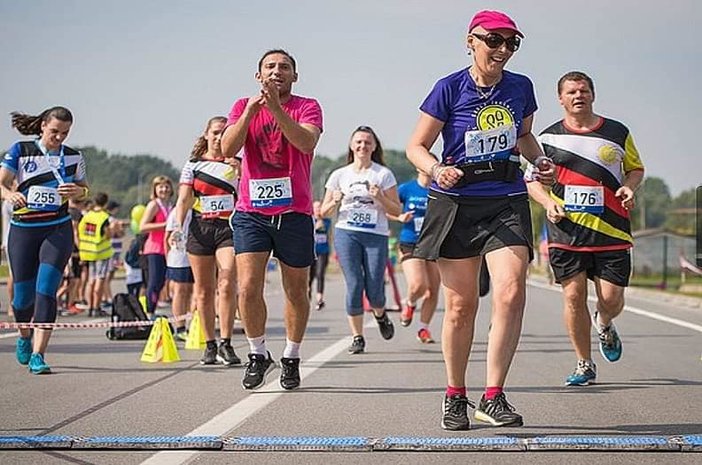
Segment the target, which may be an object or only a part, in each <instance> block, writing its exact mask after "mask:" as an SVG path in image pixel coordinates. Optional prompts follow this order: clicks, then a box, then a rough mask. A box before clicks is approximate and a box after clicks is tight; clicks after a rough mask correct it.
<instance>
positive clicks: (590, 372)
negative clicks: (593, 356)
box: [565, 360, 597, 386]
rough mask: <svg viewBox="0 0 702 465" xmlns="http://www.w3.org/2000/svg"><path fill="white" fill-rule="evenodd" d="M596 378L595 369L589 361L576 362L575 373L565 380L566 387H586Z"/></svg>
mask: <svg viewBox="0 0 702 465" xmlns="http://www.w3.org/2000/svg"><path fill="white" fill-rule="evenodd" d="M595 378H597V367H596V366H595V364H594V363H593V362H592V361H590V360H578V366H577V367H575V371H574V372H573V373H572V374H570V375H568V377H567V378H566V382H565V385H566V386H587V385H588V384H590V383H593V382H594V381H595Z"/></svg>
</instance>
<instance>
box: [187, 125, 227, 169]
mask: <svg viewBox="0 0 702 465" xmlns="http://www.w3.org/2000/svg"><path fill="white" fill-rule="evenodd" d="M214 123H225V124H226V123H227V118H225V117H224V116H213V117H212V118H210V119H209V120H207V126H205V132H203V133H202V135H201V136H200V137H198V138H197V140H196V141H195V145H194V146H193V150H192V151H191V152H190V161H199V160H200V159H201V158H202V156H203V155H204V154H205V153H207V131H209V130H210V127H211V126H212V125H213V124H214Z"/></svg>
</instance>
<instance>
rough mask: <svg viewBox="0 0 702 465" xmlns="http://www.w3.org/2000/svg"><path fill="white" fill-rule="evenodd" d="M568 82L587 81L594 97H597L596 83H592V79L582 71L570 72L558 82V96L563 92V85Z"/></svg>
mask: <svg viewBox="0 0 702 465" xmlns="http://www.w3.org/2000/svg"><path fill="white" fill-rule="evenodd" d="M566 81H585V82H587V85H588V86H590V91H591V92H592V95H595V83H594V82H592V78H591V77H590V76H588V75H587V74H585V73H583V72H582V71H569V72H567V73H565V74H564V75H563V76H561V78H560V79H559V80H558V95H561V90H563V83H564V82H566Z"/></svg>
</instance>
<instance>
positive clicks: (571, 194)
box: [564, 185, 604, 213]
mask: <svg viewBox="0 0 702 465" xmlns="http://www.w3.org/2000/svg"><path fill="white" fill-rule="evenodd" d="M564 200H565V205H564V209H565V211H569V212H587V213H602V212H603V211H604V188H603V187H602V186H571V185H567V186H565V198H564Z"/></svg>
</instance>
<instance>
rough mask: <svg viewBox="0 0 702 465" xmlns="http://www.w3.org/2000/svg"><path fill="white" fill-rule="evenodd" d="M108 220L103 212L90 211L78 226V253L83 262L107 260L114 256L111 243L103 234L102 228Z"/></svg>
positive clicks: (108, 217)
mask: <svg viewBox="0 0 702 465" xmlns="http://www.w3.org/2000/svg"><path fill="white" fill-rule="evenodd" d="M109 220H110V215H109V213H107V212H106V211H104V210H91V211H89V212H88V213H86V214H85V215H83V218H82V219H81V220H80V223H79V224H78V242H79V244H78V251H79V253H80V259H81V260H83V261H84V262H96V261H98V260H107V259H108V258H111V257H112V255H113V254H114V251H113V250H112V241H111V240H110V238H109V237H107V236H106V235H105V234H103V226H104V225H105V223H106V222H108V221H109Z"/></svg>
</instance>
